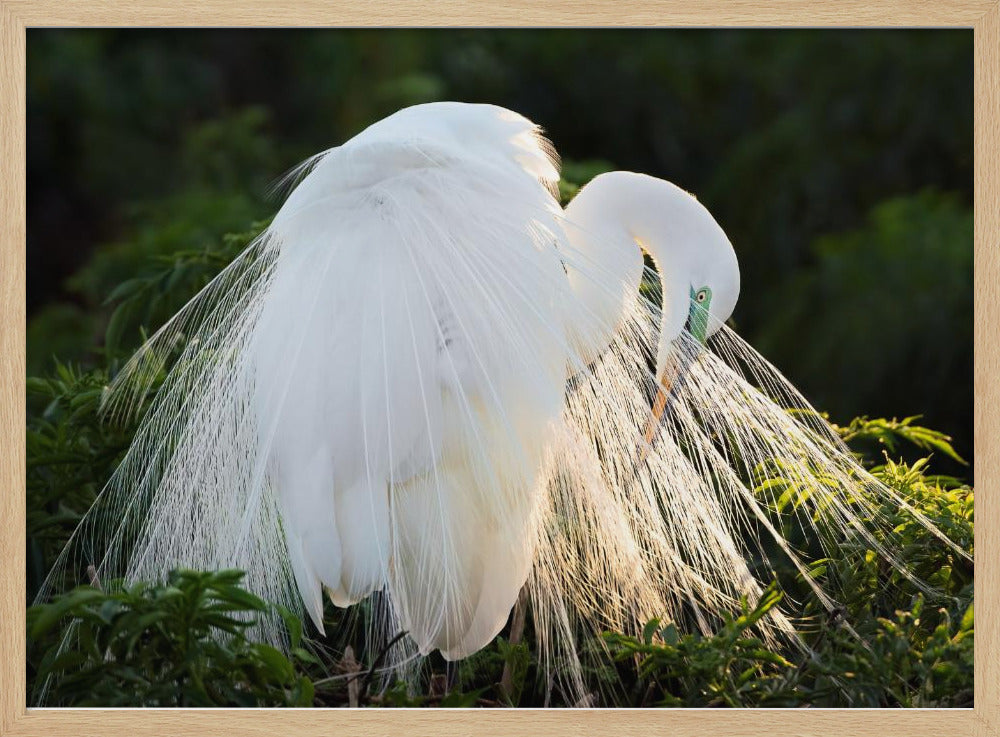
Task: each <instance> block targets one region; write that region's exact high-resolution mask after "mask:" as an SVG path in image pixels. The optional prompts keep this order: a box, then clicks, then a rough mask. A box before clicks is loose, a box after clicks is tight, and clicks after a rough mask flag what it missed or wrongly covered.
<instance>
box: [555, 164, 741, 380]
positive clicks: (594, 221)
mask: <svg viewBox="0 0 1000 737" xmlns="http://www.w3.org/2000/svg"><path fill="white" fill-rule="evenodd" d="M692 204H693V205H695V206H696V207H695V208H693V207H692ZM698 209H700V210H701V211H704V208H703V207H701V205H698V204H697V201H696V200H695V199H694V198H693V197H692V196H691V195H689V194H688V193H687V192H684V191H683V190H681V189H680V188H678V187H676V186H675V185H673V184H670V183H669V182H665V181H663V180H661V179H655V178H653V177H649V176H645V175H642V174H634V173H631V172H611V173H608V174H602V175H600V176H598V177H595V178H594V179H593V180H592V181H591V182H590V183H589V184H588V185H587V186H585V187H584V188H583V189H581V190H580V192H579V193H578V194H577V196H576V197H575V198H574V199H573V201H572V202H571V203H570V204H569V205H568V206H567V208H566V218H567V221H568V223H567V226H566V230H567V238H568V239H569V242H570V246H571V249H572V251H573V253H572V254H570V258H568V259H567V272H568V275H569V279H570V286H571V288H572V289H573V291H574V293H575V295H576V298H577V300H578V301H579V302H580V303H581V311H583V312H585V313H587V314H586V315H585V316H584V318H583V319H580V318H578V319H577V321H576V322H575V324H574V323H573V321H570V322H571V329H570V332H571V334H572V335H574V337H575V339H576V340H575V342H576V344H577V345H578V346H579V347H580V348H581V352H582V355H585V356H587V360H588V361H589V360H593V358H596V357H597V356H598V355H600V354H601V353H602V352H604V351H605V350H607V348H608V345H609V344H610V341H611V340H612V338H613V337H614V333H615V331H616V330H617V329H618V327H619V326H620V325H621V324H622V321H623V320H624V318H625V314H626V310H627V309H628V307H629V305H630V303H631V301H632V300H634V299H635V298H636V293H637V290H638V288H639V281H640V279H641V277H642V251H645V252H647V253H648V254H649V255H650V257H651V258H652V259H653V261H654V263H655V264H656V269H657V271H658V273H659V275H660V280H661V284H662V288H663V305H662V318H661V325H660V335H659V340H658V344H657V352H656V371H657V375H659V374H661V373H662V371H663V369H664V367H665V365H666V361H667V357H668V355H669V352H670V344H671V342H672V341H673V340H674V338H676V337H677V336H678V335H680V334H681V332H682V331H683V329H684V325H685V322H686V321H687V319H688V314H689V311H690V299H691V298H690V292H691V288H692V280H693V278H695V279H696V278H700V277H698V273H699V271H701V270H702V269H700V268H699V263H698V259H697V256H698V254H695V253H693V252H692V249H691V248H689V247H687V246H688V244H690V243H695V242H698V241H700V240H705V239H709V240H712V239H718V237H719V235H720V234H721V229H720V228H719V227H718V225H717V224H716V223H715V221H714V220H712V218H711V216H709V215H708V214H707V211H706V212H704V215H705V216H707V217H704V216H700V213H697V215H699V216H695V217H692V214H693V210H698ZM713 226H714V227H713ZM710 231H712V232H710ZM716 231H717V232H716ZM722 238H723V239H724V238H725V236H724V234H722ZM726 242H727V243H728V241H726Z"/></svg>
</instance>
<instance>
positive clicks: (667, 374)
mask: <svg viewBox="0 0 1000 737" xmlns="http://www.w3.org/2000/svg"><path fill="white" fill-rule="evenodd" d="M676 368H677V367H676V366H668V367H667V368H666V369H664V371H663V376H661V377H660V382H659V386H658V387H657V390H656V399H655V400H653V407H652V410H651V412H650V414H649V420H647V422H646V432H645V433H644V435H643V437H644V438H645V440H646V442H645V444H644V445H643V447H642V452H641V453H640V454H639V460H640V462H641V461H644V460H646V456H648V455H649V451H650V450H651V449H652V447H653V438H654V437H656V431H657V429H658V428H659V427H660V421H661V420H662V419H663V413H664V411H666V409H667V400H668V399H669V398H670V390H671V389H672V388H673V385H674V379H675V378H676V375H677V370H676Z"/></svg>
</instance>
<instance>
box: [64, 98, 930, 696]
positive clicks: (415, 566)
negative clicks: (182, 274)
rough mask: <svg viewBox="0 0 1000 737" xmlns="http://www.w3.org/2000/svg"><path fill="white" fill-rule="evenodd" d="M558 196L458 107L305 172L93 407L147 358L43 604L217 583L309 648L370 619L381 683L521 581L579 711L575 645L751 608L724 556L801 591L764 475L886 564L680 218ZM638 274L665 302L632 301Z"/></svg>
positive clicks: (610, 184) (664, 202)
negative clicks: (83, 568)
mask: <svg viewBox="0 0 1000 737" xmlns="http://www.w3.org/2000/svg"><path fill="white" fill-rule="evenodd" d="M558 177H559V172H558V161H557V159H556V156H555V153H554V151H553V149H552V147H551V146H550V144H549V143H548V141H546V140H545V138H543V136H542V134H541V132H540V130H539V128H538V127H537V126H535V125H534V124H533V123H531V122H530V121H528V120H527V119H525V118H524V117H522V116H520V115H518V114H516V113H513V112H511V111H508V110H505V109H502V108H499V107H494V106H490V105H469V104H459V103H435V104H428V105H419V106H416V107H411V108H407V109H404V110H401V111H399V112H397V113H396V114H394V115H391V116H389V117H388V118H386V119H384V120H382V121H380V122H378V123H375V124H374V125H372V126H371V127H369V128H368V129H366V130H364V131H363V132H362V133H360V134H359V135H357V136H355V137H354V138H352V139H350V140H349V141H347V142H346V143H344V144H343V145H342V146H339V147H337V148H333V149H330V150H328V151H325V152H323V153H321V154H318V155H317V156H315V157H313V158H311V159H310V160H308V161H307V162H305V163H304V164H303V165H302V166H301V167H300V168H299V169H298V170H297V171H296V172H295V176H294V178H295V180H296V181H297V185H296V186H295V188H294V190H293V191H292V192H291V194H290V196H289V197H288V198H287V200H286V201H285V203H284V205H283V206H282V207H281V209H280V210H279V211H278V213H277V215H276V216H275V217H274V220H273V222H272V223H271V224H270V225H269V226H268V228H267V229H266V230H265V232H264V233H263V234H262V235H261V236H260V237H259V238H258V239H257V240H256V241H255V242H254V243H253V244H251V246H250V247H249V248H248V249H247V250H246V251H245V252H244V253H243V254H241V255H240V256H239V257H238V258H237V259H236V260H235V262H234V263H233V264H232V265H231V266H229V267H228V268H227V269H226V270H225V271H224V272H222V274H220V275H219V277H218V278H216V279H215V280H214V281H213V282H212V283H211V284H209V286H208V287H206V288H205V289H204V290H203V291H202V292H201V293H200V294H199V295H198V296H197V297H195V298H194V300H193V301H192V302H190V303H189V304H188V305H187V306H186V307H185V308H184V309H183V310H182V311H181V312H180V313H179V314H178V315H177V316H175V317H174V318H173V319H172V320H171V321H170V322H169V323H168V324H167V325H166V326H164V327H163V328H162V329H161V330H160V331H159V332H158V333H156V335H154V336H153V338H152V339H151V340H149V341H148V342H147V344H146V345H145V346H144V347H143V348H142V349H141V350H140V351H139V353H138V354H137V355H136V357H135V358H133V359H132V361H131V362H130V363H129V365H128V366H127V367H126V369H125V370H124V371H123V372H122V373H121V375H120V376H119V377H118V378H117V380H116V382H115V385H114V386H113V387H112V388H111V390H110V392H109V395H110V396H109V399H108V401H107V411H108V412H110V413H116V412H117V413H130V412H134V411H135V410H136V407H137V406H138V403H139V401H140V399H141V398H142V397H143V396H144V395H145V393H146V392H147V391H148V389H149V387H150V385H151V383H152V382H153V381H154V380H155V378H156V377H157V375H158V374H159V372H160V371H161V370H162V369H163V368H164V367H165V366H167V365H168V357H170V362H169V373H167V375H166V379H165V380H164V382H163V384H162V386H161V387H160V389H159V391H158V394H157V396H156V398H155V400H154V402H153V404H152V407H151V408H150V409H149V410H148V412H147V414H146V415H145V416H144V418H143V420H142V423H141V425H140V429H139V431H138V433H137V434H136V436H135V440H134V442H133V444H132V446H131V448H130V450H129V451H128V454H127V455H126V456H125V458H124V460H123V462H122V463H121V466H120V467H119V469H118V470H117V472H116V474H115V475H114V477H113V478H112V479H111V481H110V482H109V484H108V485H107V487H106V488H105V490H104V491H103V493H102V495H101V497H100V498H99V499H98V501H97V503H96V504H95V506H94V508H93V509H92V511H91V512H90V513H89V514H88V515H87V517H86V518H85V520H84V522H83V523H82V525H81V526H80V528H79V529H78V530H77V532H76V534H75V535H74V538H73V540H72V541H71V543H70V545H69V546H68V547H67V550H66V552H65V553H64V556H63V558H62V561H61V566H62V569H57V571H56V572H54V573H53V575H52V576H51V577H50V584H51V583H54V582H55V580H56V578H57V577H58V575H59V570H64V569H65V566H66V565H67V564H68V563H72V562H74V561H78V560H79V559H81V557H85V558H86V560H87V561H88V562H91V561H92V562H94V563H95V564H96V565H97V568H98V572H99V574H100V576H101V577H102V579H109V578H112V577H114V576H124V578H125V579H126V580H128V581H133V580H145V579H158V578H161V577H163V575H164V574H165V573H166V572H167V571H168V570H170V569H171V568H174V567H178V566H187V567H195V568H201V569H210V568H221V567H226V568H241V569H244V570H246V571H247V579H246V583H247V585H248V587H249V588H250V589H251V590H253V591H254V592H256V593H258V594H260V595H261V596H263V597H264V598H266V599H269V600H271V601H274V602H277V603H280V604H283V605H284V606H286V607H289V608H291V609H293V610H296V611H298V612H301V613H304V614H305V615H308V616H309V617H310V618H311V620H312V621H313V623H314V624H315V626H316V627H317V629H319V630H323V606H324V592H326V595H327V596H328V597H329V599H330V600H332V602H333V603H334V604H335V605H337V606H341V607H346V606H349V605H351V604H354V603H356V602H359V601H361V600H362V599H365V598H366V597H369V596H370V595H373V594H375V595H376V597H377V601H378V604H379V605H378V606H377V607H373V610H375V611H376V612H377V613H376V615H375V616H373V617H372V618H371V620H370V626H371V631H372V635H373V636H374V635H376V634H378V633H379V632H381V633H383V635H384V634H388V635H392V634H395V633H396V632H398V631H405V632H406V633H407V635H408V639H407V640H405V641H402V642H401V643H400V644H399V646H398V647H397V648H394V653H395V654H394V655H393V656H392V657H393V658H394V661H393V662H395V663H397V664H400V663H402V662H404V661H405V660H406V658H407V657H408V656H409V655H412V654H414V653H420V654H427V653H430V652H432V651H434V650H439V651H440V652H441V654H442V655H443V656H444V657H445V658H448V659H457V658H462V657H465V656H467V655H469V654H471V653H473V652H475V651H477V650H479V649H480V648H482V647H484V646H485V645H486V644H488V643H489V642H490V641H491V640H492V639H493V638H494V637H495V636H496V635H497V633H498V632H499V631H500V630H501V629H502V628H503V626H504V625H505V623H506V621H507V619H508V616H509V614H510V611H511V608H512V606H513V605H514V603H515V601H516V600H517V597H518V594H519V592H520V591H521V589H522V588H523V587H524V586H525V585H526V584H527V585H528V588H529V591H530V592H531V594H532V598H533V608H532V611H533V616H534V619H535V623H536V632H537V634H538V637H539V641H540V644H541V646H542V648H543V652H544V657H545V658H546V659H548V661H549V665H550V666H552V667H553V669H555V670H561V673H560V675H561V677H564V684H565V685H566V687H567V688H569V689H570V690H577V691H579V690H580V689H581V688H582V686H581V682H580V681H579V669H578V667H575V666H574V664H575V663H577V662H578V661H577V658H576V654H575V652H576V651H575V636H576V633H577V632H578V630H579V628H580V627H585V628H590V629H594V630H598V629H603V628H616V629H620V630H624V631H627V632H628V631H636V630H637V629H638V628H641V627H642V624H643V623H644V622H646V621H647V620H648V619H649V618H652V617H681V616H682V613H683V612H687V615H686V616H687V617H688V618H689V619H692V618H693V621H694V622H695V624H696V626H701V627H703V628H705V629H708V628H710V626H711V619H712V615H713V613H716V612H718V611H720V610H725V609H726V608H728V607H731V606H732V605H733V602H735V601H737V600H738V599H739V597H740V596H741V595H748V596H751V597H752V596H753V595H754V594H755V593H756V592H759V590H760V587H759V584H758V582H757V579H756V578H755V577H754V575H753V572H752V571H751V570H750V567H749V566H748V563H747V560H748V558H749V557H750V556H751V555H752V554H753V553H754V551H753V550H752V549H751V548H753V547H754V543H753V542H752V540H753V536H752V535H749V536H748V535H746V534H742V532H744V531H745V530H747V529H753V530H755V531H756V534H757V535H758V536H759V537H760V538H761V539H764V538H770V539H771V540H772V541H773V546H776V547H777V548H778V549H779V551H781V554H783V555H785V556H787V557H788V559H789V560H790V561H792V562H793V564H794V565H796V566H798V567H799V568H800V569H803V564H802V563H801V562H800V560H799V557H798V555H797V554H796V552H795V551H794V550H792V548H791V546H790V545H788V544H787V543H786V542H785V540H784V539H783V538H782V535H781V533H780V532H779V531H778V530H776V529H775V528H774V527H773V526H772V523H771V522H770V521H769V517H768V515H767V514H766V507H767V505H768V503H769V502H771V501H773V500H774V498H775V497H776V496H777V495H778V494H779V493H781V490H780V489H777V490H776V488H775V487H773V486H771V487H767V486H765V487H764V488H755V485H756V481H755V479H759V474H760V472H761V469H762V468H765V467H766V468H768V469H769V471H770V473H771V475H772V476H775V477H777V478H778V479H780V480H782V481H783V482H784V486H783V487H782V488H783V489H788V488H794V487H810V488H811V493H810V494H808V495H806V494H803V504H802V506H801V513H802V515H803V519H804V520H806V523H807V524H808V525H811V526H813V527H815V529H816V530H817V534H819V533H821V532H823V531H824V530H833V531H834V532H835V533H836V534H837V535H839V536H841V537H843V536H855V537H859V538H861V539H862V540H863V541H864V542H865V543H866V545H867V546H868V547H871V548H872V549H875V550H877V551H879V552H880V553H881V554H882V555H884V556H885V557H886V558H887V559H889V560H890V561H892V562H893V563H894V564H896V565H898V566H901V565H902V564H901V561H898V560H897V559H896V557H895V553H894V552H893V550H891V549H890V548H889V547H887V546H886V545H884V544H883V543H880V542H879V540H878V539H876V537H875V535H874V534H873V533H872V532H871V531H870V529H869V528H868V527H867V526H866V524H867V523H865V522H863V521H862V520H864V519H867V518H868V517H870V516H871V515H872V514H875V510H876V509H877V506H878V503H879V501H881V500H884V499H886V498H892V499H895V501H896V502H898V504H900V505H902V506H905V502H904V500H902V499H896V498H895V497H894V492H893V491H891V490H890V489H888V488H886V487H885V486H883V485H882V484H880V483H879V482H877V481H876V480H875V479H873V478H872V477H871V476H870V475H868V474H867V473H866V472H865V471H863V470H862V469H861V468H860V467H859V465H858V464H857V463H856V461H855V460H854V458H853V457H852V456H851V454H850V453H849V452H848V451H847V450H846V448H845V447H844V446H843V445H842V444H841V443H840V441H839V440H838V439H837V437H836V435H835V434H834V433H833V432H832V431H831V429H830V428H829V427H828V426H827V425H826V424H825V423H824V422H823V421H822V420H820V419H818V417H817V416H816V415H815V414H808V413H801V414H799V415H794V414H792V413H789V412H788V411H787V410H788V409H795V408H798V409H808V408H809V405H808V404H807V403H806V402H805V400H804V399H802V397H801V396H800V395H799V394H798V392H796V391H795V389H794V387H792V386H791V385H790V384H789V383H788V382H787V381H785V380H784V379H783V377H782V376H781V375H780V373H778V372H777V371H776V370H775V369H774V368H773V367H772V366H770V365H769V364H768V363H767V362H766V361H765V360H764V359H762V358H761V357H760V356H759V355H758V354H757V353H756V352H754V351H753V350H752V349H751V348H750V347H749V346H747V345H746V344H745V343H743V342H742V341H741V340H740V339H739V338H738V337H737V336H736V335H735V334H734V333H733V332H731V331H730V330H728V329H727V328H725V327H724V323H725V321H726V320H727V319H728V318H729V316H730V314H731V313H732V311H733V309H734V307H735V305H736V301H737V297H738V294H739V285H740V279H739V269H738V266H737V259H736V255H735V253H734V250H733V248H732V246H731V245H730V242H729V240H728V239H727V237H726V235H725V233H724V232H723V230H722V228H720V226H719V225H718V224H717V223H716V221H715V220H714V219H713V217H712V216H711V215H710V214H709V212H708V211H707V210H706V209H705V207H703V206H702V205H701V204H700V203H699V202H698V201H697V200H696V199H695V198H694V197H693V196H691V195H690V194H688V193H686V192H684V191H683V190H681V189H680V188H678V187H676V186H674V185H672V184H670V183H668V182H665V181H662V180H659V179H655V178H652V177H648V176H644V175H641V174H634V173H629V172H614V173H609V174H604V175H601V176H598V177H597V178H595V179H594V180H593V181H591V182H590V183H589V184H587V185H586V186H585V187H584V188H583V189H582V190H581V191H580V192H579V193H578V194H577V196H576V197H575V199H574V200H573V201H572V202H571V203H570V204H569V205H568V207H567V208H566V210H565V211H563V209H562V208H561V207H560V205H559V203H558V201H557V199H556V196H555V195H556V184H557V181H558ZM644 253H645V254H646V255H648V256H649V258H650V259H651V260H652V262H653V263H655V266H656V269H655V273H651V274H647V276H648V277H650V279H651V283H653V284H655V285H658V286H659V287H660V289H661V294H662V300H653V301H650V300H649V299H647V297H645V296H643V292H642V291H641V290H640V284H641V282H642V280H643V276H644V270H645V269H644V261H643V254H644ZM713 336H714V337H713ZM709 338H712V340H711V342H709ZM706 344H707V346H708V347H707V349H706ZM914 514H915V515H916V514H917V513H916V512H914ZM762 544H763V543H761V545H762ZM807 580H808V581H809V582H810V583H811V585H813V586H814V587H815V589H816V593H817V595H818V596H819V597H820V599H821V600H822V601H823V602H825V603H827V604H828V605H831V606H832V601H831V599H830V598H829V597H828V595H827V594H826V593H824V591H823V590H822V589H821V588H820V587H819V586H818V584H816V583H814V582H812V578H811V577H808V576H807ZM692 612H693V614H692ZM767 626H768V627H770V628H772V631H781V630H786V631H787V630H789V629H790V627H791V625H790V624H789V623H788V622H787V621H785V620H784V619H783V618H781V617H780V616H777V617H774V618H773V619H772V620H771V621H770V622H769V623H768V625H767ZM260 634H261V636H262V637H266V638H269V639H271V640H273V641H275V642H278V643H280V642H281V641H282V632H281V628H280V625H279V624H277V623H273V622H272V623H264V624H263V625H262V628H261V630H260Z"/></svg>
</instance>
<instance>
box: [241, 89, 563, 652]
mask: <svg viewBox="0 0 1000 737" xmlns="http://www.w3.org/2000/svg"><path fill="white" fill-rule="evenodd" d="M543 140H544V139H542V138H541V137H540V136H539V134H538V131H537V129H536V128H535V126H533V125H532V124H531V123H530V122H528V121H527V120H525V119H524V118H521V117H520V116H516V115H515V114H513V113H509V112H508V111H504V110H502V109H501V108H494V107H492V106H472V105H460V104H457V103H448V104H444V103H442V104H435V105H431V106H419V107H416V108H409V109H406V110H403V111H400V112H399V113H397V114H396V115H393V116H390V117H389V118H387V119H385V120H383V121H380V122H379V123H377V124H375V125H373V126H372V127H370V128H368V129H367V130H365V131H364V132H362V133H361V134H359V135H358V136H356V137H355V138H353V139H351V140H350V141H349V142H347V143H346V144H345V145H344V146H342V147H340V148H337V149H333V150H332V151H330V152H328V153H327V154H325V155H324V156H323V157H321V158H320V159H319V160H318V161H317V162H315V163H314V165H313V166H312V168H311V170H310V171H309V173H308V174H307V175H306V176H305V177H304V179H303V180H302V181H301V182H300V184H299V185H298V186H297V188H296V189H295V190H294V191H293V192H292V193H291V195H290V196H289V198H288V200H287V201H286V203H285V205H284V206H283V207H282V209H281V211H280V212H279V213H278V214H277V216H276V217H275V219H274V221H273V224H272V226H271V229H270V237H272V238H274V239H276V241H277V243H278V247H279V255H278V258H277V262H276V265H275V269H274V275H273V279H272V283H271V286H270V290H269V293H268V296H267V299H266V301H265V303H264V306H263V309H262V312H261V316H260V319H259V322H258V327H257V330H256V331H255V335H254V338H253V347H252V350H251V353H252V356H253V361H254V385H255V395H254V396H255V399H254V401H255V406H256V416H257V418H258V425H259V427H258V437H259V438H260V446H259V452H260V453H261V454H262V455H263V456H264V457H266V459H267V464H268V477H269V479H270V482H271V483H272V484H273V486H274V488H275V490H276V491H277V495H278V497H279V499H280V503H281V509H282V514H283V525H284V529H285V534H286V537H287V542H288V551H289V557H290V560H291V564H292V569H293V571H294V574H295V579H296V582H297V584H298V588H299V589H300V591H301V592H302V595H303V599H304V601H305V602H306V606H307V610H308V611H309V612H310V614H311V615H312V616H313V618H314V620H316V621H317V623H319V622H320V621H321V617H322V596H321V588H322V587H325V588H327V589H328V591H329V592H330V595H331V597H332V599H333V600H334V602H335V603H338V604H348V603H351V602H354V601H357V600H358V599H360V598H362V597H364V596H366V595H367V594H368V593H370V592H371V591H372V590H376V589H379V588H381V587H382V586H387V588H388V589H389V591H390V594H391V595H392V599H393V603H394V605H395V607H396V609H397V614H398V616H399V617H400V619H401V622H402V625H403V626H404V628H405V629H407V630H408V631H410V633H411V635H412V636H413V637H414V639H415V640H416V641H417V644H418V646H419V647H420V649H421V650H423V651H429V650H431V649H434V648H439V649H441V650H442V651H443V652H445V653H446V655H449V656H451V657H460V656H462V655H464V654H466V653H468V652H472V651H474V650H476V649H478V648H479V647H481V646H482V645H483V644H485V643H486V642H488V641H489V640H490V639H491V638H492V637H493V636H494V635H495V633H496V632H497V631H498V630H499V629H500V627H502V626H503V623H504V621H505V620H506V617H507V613H508V612H509V610H510V607H511V605H512V604H513V601H514V599H515V598H516V596H517V593H518V590H519V588H520V586H521V585H522V584H523V582H524V579H525V578H526V577H527V573H528V568H529V566H530V562H531V556H532V551H533V545H534V539H533V537H534V532H533V528H532V526H531V524H530V522H531V518H532V517H533V512H534V508H535V505H536V504H537V501H538V498H539V493H540V491H539V489H538V488H537V487H538V484H539V483H540V480H539V474H540V469H541V465H542V463H543V461H544V453H545V448H546V437H547V433H548V432H549V431H550V427H551V424H552V423H554V422H557V421H558V417H559V413H560V410H561V406H562V399H563V380H564V377H565V365H566V352H565V338H564V336H563V333H562V322H561V318H560V314H561V313H560V305H561V304H562V303H563V301H564V299H565V296H566V295H565V289H566V281H565V274H564V272H563V270H562V266H561V263H560V261H559V258H558V252H557V249H556V242H557V240H558V238H559V235H558V232H559V225H558V222H557V218H558V214H559V209H558V205H557V203H556V202H555V200H554V199H553V198H552V196H551V194H550V188H551V184H552V181H553V178H554V177H556V176H557V172H556V170H555V167H554V164H553V162H552V160H551V159H550V158H549V156H548V154H547V151H546V149H545V147H544V146H543V145H542V143H541V142H542V141H543Z"/></svg>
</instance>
